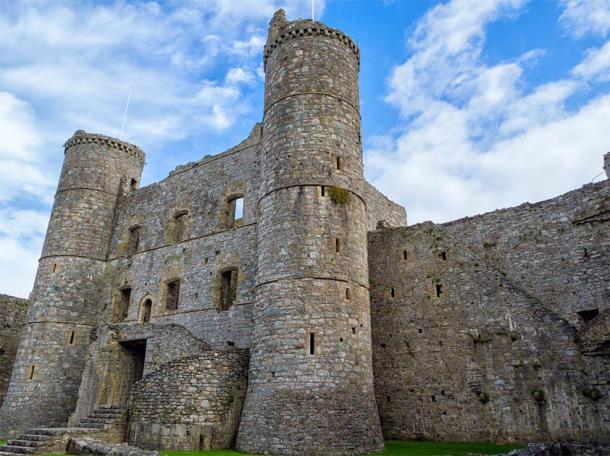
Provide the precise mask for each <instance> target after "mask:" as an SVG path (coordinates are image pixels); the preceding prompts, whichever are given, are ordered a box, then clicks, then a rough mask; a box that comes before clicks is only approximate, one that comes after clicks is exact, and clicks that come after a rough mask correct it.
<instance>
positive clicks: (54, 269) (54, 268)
mask: <svg viewBox="0 0 610 456" xmlns="http://www.w3.org/2000/svg"><path fill="white" fill-rule="evenodd" d="M53 272H57V263H53Z"/></svg>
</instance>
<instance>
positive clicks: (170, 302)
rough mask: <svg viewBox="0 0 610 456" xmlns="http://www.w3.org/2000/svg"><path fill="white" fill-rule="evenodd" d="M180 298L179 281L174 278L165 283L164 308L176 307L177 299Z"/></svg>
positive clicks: (173, 308) (171, 308)
mask: <svg viewBox="0 0 610 456" xmlns="http://www.w3.org/2000/svg"><path fill="white" fill-rule="evenodd" d="M179 299H180V281H179V280H174V281H173V282H169V283H168V284H167V297H166V301H165V310H176V309H178V301H179Z"/></svg>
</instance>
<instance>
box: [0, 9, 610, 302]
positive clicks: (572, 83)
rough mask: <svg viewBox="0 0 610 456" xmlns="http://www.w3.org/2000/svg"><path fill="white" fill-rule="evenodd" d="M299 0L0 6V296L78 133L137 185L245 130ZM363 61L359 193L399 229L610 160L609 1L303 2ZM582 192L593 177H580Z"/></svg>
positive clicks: (496, 201) (550, 188)
mask: <svg viewBox="0 0 610 456" xmlns="http://www.w3.org/2000/svg"><path fill="white" fill-rule="evenodd" d="M279 7H284V8H286V10H287V14H288V17H289V18H297V17H309V16H310V0H292V1H289V0H285V1H281V0H181V1H178V0H176V1H158V2H146V1H138V2H136V1H97V2H93V1H86V0H81V1H68V0H48V1H45V0H30V1H25V0H24V1H13V0H0V49H1V50H2V51H1V52H0V137H1V138H2V142H0V292H2V293H8V294H14V295H17V296H24V297H27V295H28V293H29V291H30V289H31V287H32V285H33V281H34V275H35V272H36V267H37V259H38V257H39V255H40V251H41V248H42V241H43V239H44V233H45V230H46V224H47V223H48V217H49V214H50V209H51V206H52V202H53V194H54V191H55V186H56V184H57V179H58V175H59V171H60V169H61V164H62V159H63V149H62V144H63V143H64V142H65V140H66V139H67V138H68V137H70V136H71V135H72V133H73V132H74V131H75V130H77V129H85V130H87V131H91V132H97V133H103V134H107V135H113V136H117V135H118V134H119V131H120V127H121V120H122V110H123V107H124V103H125V100H126V97H127V93H128V91H129V87H130V86H131V87H132V97H131V104H130V111H129V115H128V118H127V122H126V127H125V134H124V139H125V140H127V141H130V142H133V143H136V144H138V145H139V146H140V147H142V148H143V149H144V150H145V152H146V153H147V165H146V168H145V172H144V177H143V184H144V185H146V184H148V183H151V182H155V181H157V180H160V179H162V178H164V177H165V176H167V174H168V172H169V171H170V170H172V169H173V168H174V167H175V166H176V165H178V164H181V163H185V162H188V161H193V160H197V159H199V158H201V157H202V156H204V155H208V154H215V153H218V152H221V151H222V150H224V149H227V148H229V147H231V146H232V145H234V144H236V143H238V142H239V141H240V140H241V139H243V138H244V137H245V136H246V135H247V134H248V132H249V131H250V129H251V128H252V126H253V125H254V123H255V122H257V121H260V120H261V106H262V94H263V83H264V80H263V73H262V66H261V51H262V47H263V44H264V41H265V34H266V29H267V24H268V21H269V19H270V17H271V15H272V14H273V12H274V11H275V10H276V9H277V8H279ZM316 10H317V18H319V19H320V20H322V21H323V22H325V23H327V24H329V25H330V26H332V27H336V28H339V29H341V30H343V31H345V32H346V33H348V34H349V35H351V36H352V37H353V38H354V39H355V40H356V41H357V43H358V44H359V46H360V49H361V54H362V70H361V109H362V119H363V144H364V153H365V170H366V175H367V177H368V179H369V180H371V181H372V182H373V183H374V184H375V185H376V186H377V187H378V188H380V189H381V190H382V191H383V192H384V193H386V194H387V195H388V196H389V197H391V198H393V199H394V200H396V201H398V202H400V203H401V204H403V205H404V206H405V207H406V208H407V212H408V216H409V223H416V222H420V221H423V220H433V221H435V222H444V221H448V220H453V219H456V218H459V217H463V216H467V215H474V214H477V213H481V212H485V211H489V210H493V209H495V208H501V207H509V206H512V205H516V204H519V203H522V202H525V201H531V202H534V201H539V200H542V199H546V198H549V197H552V196H555V195H558V194H560V193H563V192H566V191H568V190H571V189H573V188H577V187H579V186H581V185H583V184H585V183H587V182H590V181H591V180H592V179H593V178H594V177H595V176H596V175H598V174H599V173H600V172H601V171H602V169H601V164H602V155H603V153H604V152H606V151H608V150H610V134H609V133H610V71H609V70H610V0H558V1H540V0H537V1H536V0H530V1H527V0H446V1H404V0H403V1H401V0H394V1H392V0H386V1H373V0H371V1H368V0H360V1H349V0H324V1H323V0H316ZM595 179H596V180H600V179H602V176H597V177H595Z"/></svg>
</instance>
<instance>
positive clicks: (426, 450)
mask: <svg viewBox="0 0 610 456" xmlns="http://www.w3.org/2000/svg"><path fill="white" fill-rule="evenodd" d="M517 448H525V447H524V446H519V445H498V444H494V443H444V442H440V443H439V442H411V441H410V442H398V441H388V442H386V443H385V451H384V452H383V453H378V455H379V456H381V455H384V456H466V455H467V454H468V453H479V454H499V453H508V452H509V451H510V450H515V449H517ZM161 454H163V455H165V456H247V455H244V453H237V452H236V451H233V450H213V451H162V452H161ZM250 456H254V455H250Z"/></svg>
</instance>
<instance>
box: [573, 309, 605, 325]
mask: <svg viewBox="0 0 610 456" xmlns="http://www.w3.org/2000/svg"><path fill="white" fill-rule="evenodd" d="M576 313H577V314H578V316H579V317H580V318H582V321H584V322H585V323H589V322H590V321H591V320H593V319H594V318H595V317H597V316H598V315H599V309H589V310H581V311H580V312H576Z"/></svg>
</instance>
